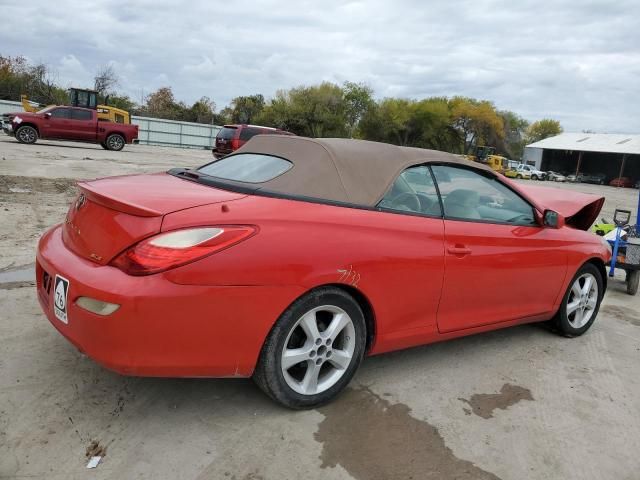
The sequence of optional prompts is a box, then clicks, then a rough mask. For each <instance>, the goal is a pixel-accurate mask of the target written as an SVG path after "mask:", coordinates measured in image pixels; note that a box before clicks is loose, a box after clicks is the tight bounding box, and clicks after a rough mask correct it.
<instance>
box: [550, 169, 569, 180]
mask: <svg viewBox="0 0 640 480" xmlns="http://www.w3.org/2000/svg"><path fill="white" fill-rule="evenodd" d="M547 180H549V181H551V182H566V181H567V177H565V176H564V175H562V174H561V173H558V172H552V171H549V172H547Z"/></svg>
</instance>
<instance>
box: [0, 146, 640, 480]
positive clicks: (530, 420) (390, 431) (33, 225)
mask: <svg viewBox="0 0 640 480" xmlns="http://www.w3.org/2000/svg"><path fill="white" fill-rule="evenodd" d="M209 159H210V154H209V152H207V151H196V150H193V151H190V150H175V149H168V148H156V147H146V146H131V147H127V149H126V150H125V151H124V152H120V153H117V152H106V151H104V150H102V149H101V148H100V147H97V148H96V147H95V146H92V145H89V146H85V145H79V144H70V143H54V142H40V143H38V144H37V145H35V146H25V145H20V144H18V143H17V142H15V140H13V139H11V138H9V137H6V136H2V135H0V166H1V167H2V168H1V171H0V173H1V175H0V225H2V228H1V229H0V311H1V312H2V315H1V321H0V478H42V479H45V478H46V479H51V480H55V479H60V480H62V479H64V480H68V479H80V478H82V479H85V478H96V479H105V478H118V479H129V478H140V479H159V478H168V479H226V478H229V479H238V480H239V479H297V478H306V479H315V478H323V479H345V478H354V479H358V480H361V479H391V478H403V479H404V478H414V479H422V478H433V479H454V478H456V479H463V478H468V479H476V478H483V479H484V478H486V479H503V480H507V479H522V478H530V479H602V478H608V479H609V478H610V479H620V480H623V479H627V480H632V479H638V478H640V474H639V473H638V472H640V456H639V455H638V452H639V451H640V374H639V373H640V296H638V297H630V296H628V295H626V294H625V293H623V290H624V285H623V283H622V282H621V281H620V280H619V278H618V279H617V280H613V281H611V282H610V288H609V291H608V293H607V296H606V298H605V301H604V304H603V308H602V310H601V313H600V316H599V317H598V321H597V323H596V324H595V325H594V327H593V328H592V329H591V331H590V332H589V333H588V334H587V335H585V336H583V337H580V338H577V339H572V340H569V339H564V338H560V337H558V336H555V335H553V334H551V333H550V332H548V331H547V330H545V329H544V328H542V327H540V326H535V325H533V326H523V327H517V328H511V329H506V330H502V331H498V332H493V333H489V334H484V335H478V336H474V337H469V338H465V339H461V340H455V341H451V342H447V343H442V344H437V345H430V346H426V347H421V348H415V349H412V350H407V351H402V352H397V353H393V354H389V355H383V356H379V357H373V358H369V359H367V360H366V361H365V362H364V364H363V366H362V368H361V370H360V372H359V373H358V375H357V376H356V378H355V380H354V382H353V383H352V387H351V389H350V390H349V391H348V392H347V393H346V394H345V395H343V396H342V397H341V398H340V399H339V400H338V401H337V402H335V403H333V404H331V405H329V406H327V407H323V408H321V409H318V410H313V411H307V412H290V411H288V410H284V409H282V408H280V407H278V406H277V405H275V404H273V403H272V402H271V401H269V400H268V399H267V398H266V397H265V396H264V395H263V394H262V393H261V392H259V391H258V389H257V388H256V387H255V386H254V385H253V384H252V382H251V381H250V380H205V379H182V380H172V379H144V378H126V377H121V376H118V375H116V374H113V373H111V372H109V371H107V370H104V369H103V368H101V367H99V366H97V365H96V364H94V363H93V362H92V361H91V360H89V359H87V358H85V357H83V356H82V355H80V354H79V353H78V352H77V351H76V350H75V349H74V348H73V347H72V346H71V345H70V344H69V343H68V342H67V341H66V340H64V339H63V338H62V337H61V336H60V335H59V334H58V333H57V332H55V331H54V329H53V328H52V327H51V326H50V325H49V323H48V322H47V320H46V319H45V317H44V316H43V315H42V313H41V312H40V308H39V306H38V303H37V300H36V297H35V290H34V288H33V274H32V273H31V269H32V266H33V258H34V248H35V245H36V242H37V239H38V237H39V236H40V235H41V233H42V232H43V230H45V229H46V228H47V227H49V226H50V225H53V224H55V223H57V222H59V221H60V220H61V219H62V218H63V217H64V214H65V212H66V209H67V205H68V203H69V201H70V199H71V198H72V196H73V194H74V185H73V182H74V180H75V179H84V178H94V177H98V176H106V175H116V174H125V173H139V172H147V171H158V170H165V169H167V168H168V167H171V166H189V165H198V164H202V163H204V162H206V161H208V160H209ZM547 185H549V184H547ZM557 186H559V187H561V188H565V189H567V190H568V192H567V193H568V194H569V192H570V191H571V190H579V191H584V192H588V193H591V192H596V193H601V194H604V195H605V196H606V198H607V202H606V205H605V211H604V213H603V215H605V216H608V217H611V214H612V212H613V210H614V209H615V208H616V207H617V206H621V207H631V208H632V209H633V210H635V206H636V205H637V195H638V191H637V190H622V189H614V188H610V187H597V186H591V185H581V184H577V185H557ZM534 291H535V286H532V294H533V293H534ZM95 452H101V453H103V454H104V455H105V456H104V459H103V462H102V463H101V464H100V465H99V466H98V468H96V469H95V470H87V469H86V468H85V465H86V463H87V458H86V455H87V454H90V453H95Z"/></svg>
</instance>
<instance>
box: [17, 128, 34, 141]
mask: <svg viewBox="0 0 640 480" xmlns="http://www.w3.org/2000/svg"><path fill="white" fill-rule="evenodd" d="M16 139H17V140H18V141H19V142H20V143H26V144H33V143H36V142H37V141H38V130H36V129H35V128H34V127H32V126H31V125H24V126H22V127H18V129H17V130H16Z"/></svg>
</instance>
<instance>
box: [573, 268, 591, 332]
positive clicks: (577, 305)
mask: <svg viewBox="0 0 640 480" xmlns="http://www.w3.org/2000/svg"><path fill="white" fill-rule="evenodd" d="M598 295H599V292H598V282H597V281H596V278H595V277H594V276H593V274H591V273H585V274H583V275H580V276H579V277H578V278H577V279H576V280H575V281H574V282H573V285H572V286H571V291H570V292H569V298H568V299H567V319H568V321H569V324H570V325H571V326H572V327H573V328H582V327H584V326H585V325H586V324H587V323H589V321H590V320H591V317H593V313H594V311H595V309H596V307H597V305H598Z"/></svg>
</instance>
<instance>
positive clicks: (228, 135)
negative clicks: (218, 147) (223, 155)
mask: <svg viewBox="0 0 640 480" xmlns="http://www.w3.org/2000/svg"><path fill="white" fill-rule="evenodd" d="M235 134H236V129H235V128H231V127H224V128H223V129H222V130H220V131H219V132H218V135H216V137H217V138H222V139H224V140H231V139H232V138H233V137H234V135H235Z"/></svg>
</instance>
